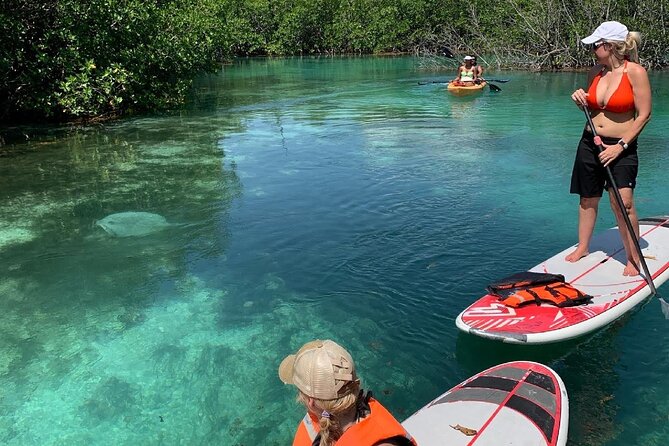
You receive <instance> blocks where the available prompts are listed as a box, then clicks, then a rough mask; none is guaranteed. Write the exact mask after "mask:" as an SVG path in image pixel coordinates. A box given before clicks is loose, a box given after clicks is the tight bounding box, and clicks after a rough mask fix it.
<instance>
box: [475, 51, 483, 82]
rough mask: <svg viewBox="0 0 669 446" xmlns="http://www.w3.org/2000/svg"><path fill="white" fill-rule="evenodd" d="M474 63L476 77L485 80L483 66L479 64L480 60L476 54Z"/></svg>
mask: <svg viewBox="0 0 669 446" xmlns="http://www.w3.org/2000/svg"><path fill="white" fill-rule="evenodd" d="M472 64H473V65H474V69H475V70H476V79H477V80H479V81H482V80H483V67H482V66H481V65H479V64H478V60H477V59H476V56H474V61H473V62H472Z"/></svg>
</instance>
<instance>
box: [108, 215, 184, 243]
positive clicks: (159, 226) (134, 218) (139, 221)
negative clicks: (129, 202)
mask: <svg viewBox="0 0 669 446" xmlns="http://www.w3.org/2000/svg"><path fill="white" fill-rule="evenodd" d="M95 224H96V225H98V226H100V227H101V228H102V229H104V230H105V232H107V234H109V235H112V236H114V237H141V236H144V235H149V234H153V233H154V232H159V231H162V230H165V229H167V228H169V227H171V226H175V225H174V224H172V223H169V222H168V221H167V220H166V219H165V217H163V216H162V215H158V214H152V213H151V212H120V213H117V214H111V215H108V216H106V217H105V218H103V219H101V220H97V221H96V222H95Z"/></svg>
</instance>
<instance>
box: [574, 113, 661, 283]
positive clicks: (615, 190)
mask: <svg viewBox="0 0 669 446" xmlns="http://www.w3.org/2000/svg"><path fill="white" fill-rule="evenodd" d="M583 112H584V113H585V117H586V119H587V120H588V125H589V126H590V131H592V135H593V137H596V136H597V131H596V130H595V126H594V124H593V123H592V117H591V116H590V111H589V110H588V107H587V106H583ZM597 148H598V149H599V152H600V153H601V152H603V151H604V147H602V146H601V144H597ZM605 169H606V175H607V176H608V177H609V185H610V187H611V188H613V195H614V196H615V198H616V202H617V203H618V208H619V209H620V213H621V214H623V219H624V220H625V225H626V226H627V231H628V232H629V234H630V238H631V239H632V242H634V248H635V249H636V252H637V254H638V255H639V263H641V267H642V268H643V272H644V274H646V282H648V286H649V287H650V292H651V293H652V294H653V295H655V294H657V290H656V289H655V284H654V283H653V276H651V275H650V272H649V271H648V265H646V259H645V258H644V256H643V253H642V252H641V246H640V245H639V239H638V237H637V235H636V232H634V228H633V227H632V222H631V221H630V217H629V215H627V210H626V209H625V203H623V197H621V196H620V191H619V190H618V185H617V184H616V181H615V180H614V179H613V172H611V168H610V167H609V166H606V167H605Z"/></svg>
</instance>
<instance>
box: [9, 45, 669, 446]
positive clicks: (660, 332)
mask: <svg viewBox="0 0 669 446" xmlns="http://www.w3.org/2000/svg"><path fill="white" fill-rule="evenodd" d="M416 67H417V63H416V61H415V60H414V59H411V58H362V59H287V60H250V61H241V62H239V63H237V64H235V65H233V66H228V67H226V68H225V70H224V71H223V72H222V73H221V75H220V76H218V77H212V78H208V79H203V80H202V81H201V82H200V88H199V89H198V93H197V95H196V97H195V98H194V100H193V103H192V104H191V106H190V107H189V109H188V110H187V111H184V112H183V113H181V114H180V115H179V116H170V117H147V118H137V119H132V120H127V121H123V122H118V123H114V124H110V125H106V126H101V127H92V128H84V129H79V130H74V131H64V130H62V129H50V130H49V131H48V132H47V136H45V137H44V138H42V139H40V140H38V141H29V142H23V143H16V144H11V145H10V146H7V147H4V148H3V152H2V155H3V156H2V157H0V191H1V192H0V200H1V203H0V204H1V205H2V213H0V250H1V252H2V256H1V258H0V299H2V300H1V302H2V307H1V308H2V311H1V312H0V443H2V444H8V445H25V444H40V445H50V444H53V445H56V444H68V445H88V444H100V445H116V444H138V443H145V444H165V445H172V444H188V445H194V444H203V445H205V444H207V445H208V444H221V445H243V444H246V445H248V444H267V445H279V444H288V443H289V442H290V441H291V438H292V433H293V430H294V427H295V425H296V423H297V421H298V420H299V418H300V416H301V413H302V411H301V409H300V407H299V406H298V405H297V404H296V403H295V401H294V392H293V391H292V390H291V389H290V388H287V387H285V386H283V385H282V384H281V383H280V382H279V380H278V377H277V375H276V368H277V367H278V364H279V362H280V361H281V359H282V358H283V357H284V356H285V355H286V354H288V353H289V352H291V351H292V350H294V349H296V348H298V347H299V346H300V345H301V344H302V343H304V342H305V341H307V340H310V339H313V338H317V337H320V338H333V339H335V340H337V341H339V342H341V343H342V344H344V345H346V346H347V347H348V348H349V350H351V352H352V353H353V355H354V358H355V359H356V361H357V363H358V367H359V371H360V375H361V377H362V379H363V383H364V384H365V386H366V387H368V388H371V389H373V390H374V391H375V393H376V394H377V396H378V397H379V398H380V399H381V400H382V401H383V402H384V403H385V404H386V405H387V406H388V407H389V408H390V409H391V410H392V411H393V412H394V413H395V414H396V416H397V417H398V418H400V419H403V418H405V417H406V416H408V415H410V414H411V413H412V412H413V411H415V410H416V409H418V408H419V407H421V406H422V405H423V404H425V403H426V402H427V401H428V400H430V399H432V398H433V397H435V396H436V395H438V394H439V393H442V392H443V391H445V390H447V389H448V388H450V387H452V386H453V385H455V384H457V383H458V382H460V381H461V380H463V379H465V378H466V377H468V376H470V375H472V374H473V373H476V372H478V371H480V370H482V369H483V368H485V367H488V366H491V365H493V364H496V363H499V362H502V361H507V360H514V359H530V360H537V361H541V362H544V363H546V364H548V365H550V366H551V367H553V368H555V369H556V370H557V371H558V372H559V373H560V375H561V376H562V377H563V379H564V380H565V382H566V384H567V386H568V390H569V394H570V400H571V424H570V444H574V445H629V444H644V445H664V444H667V442H668V441H669V427H667V426H669V400H668V399H667V398H666V392H667V390H669V378H668V377H669V335H668V333H669V322H667V321H665V320H664V318H663V316H662V314H661V313H660V309H659V304H658V303H657V301H655V300H653V301H650V302H649V303H648V305H646V306H645V307H644V308H642V309H641V310H640V311H638V312H637V313H636V314H634V315H632V316H631V317H627V318H625V319H624V320H621V321H619V322H618V323H616V324H615V325H614V326H612V327H610V328H609V329H607V330H605V331H604V332H602V333H599V334H598V335H596V336H594V337H590V338H586V339H584V340H581V341H579V342H570V343H565V344H558V345H550V346H544V347H539V348H537V347H534V348H532V347H518V346H506V345H502V344H497V343H493V342H488V341H483V340H479V339H476V338H473V337H470V336H466V335H462V334H459V333H458V332H457V330H456V328H455V326H454V318H455V317H456V316H457V314H458V313H459V312H460V311H461V310H462V308H463V307H464V306H465V305H467V304H468V303H470V302H471V301H473V300H474V299H475V298H477V297H478V296H480V295H481V293H482V292H483V290H484V287H485V285H486V284H487V283H488V282H489V281H490V280H492V279H495V278H499V277H501V276H503V275H507V274H509V273H513V272H517V271H520V270H524V269H527V268H529V267H531V266H533V265H534V264H536V263H538V262H539V261H541V260H543V259H544V258H546V257H547V256H548V255H551V254H553V253H554V252H556V251H557V250H561V249H563V248H564V247H566V246H568V245H571V244H573V243H574V242H575V237H576V233H575V231H576V206H577V198H576V197H573V196H570V195H569V194H568V188H569V174H570V171H571V164H572V162H573V156H574V149H575V145H576V143H577V140H578V137H579V135H580V129H581V128H582V126H583V122H582V121H583V118H582V114H581V113H580V112H579V111H578V110H577V109H576V108H575V107H574V106H573V105H572V104H571V103H570V101H569V93H570V92H571V91H572V90H573V89H574V88H575V86H577V85H580V83H581V82H583V75H582V74H578V73H575V74H568V73H561V74H553V73H544V74H526V73H495V76H494V77H498V78H499V77H508V78H510V79H512V80H511V82H509V83H505V84H498V85H499V86H500V87H501V88H502V90H503V91H502V93H500V94H492V93H491V92H489V91H486V92H484V93H483V94H481V95H479V96H475V97H466V98H455V97H451V96H448V95H447V94H446V92H445V91H444V86H443V85H440V84H430V85H418V81H425V80H431V79H439V78H447V77H449V76H451V75H452V74H451V73H448V75H445V74H443V75H441V76H439V75H429V74H425V73H420V72H418V71H417V70H416ZM491 77H492V76H491ZM652 82H653V88H654V94H655V96H654V100H655V108H654V118H653V121H652V122H651V123H650V124H649V126H648V127H647V129H646V130H645V131H644V133H643V136H642V139H641V144H640V157H641V160H642V167H641V172H640V178H639V182H638V183H639V185H638V189H637V192H636V196H637V205H638V208H639V212H640V214H641V215H644V216H649V215H658V214H666V213H667V212H669V211H668V209H667V206H668V203H667V199H666V197H667V196H669V182H667V181H666V180H665V179H664V178H665V176H664V174H663V172H664V171H665V170H666V165H667V163H668V161H669V150H668V149H667V146H668V144H667V143H669V137H667V136H665V129H666V127H667V124H669V116H668V115H667V112H666V111H665V110H667V107H665V104H666V103H667V93H665V92H666V91H667V89H666V88H662V87H663V86H666V85H667V84H669V75H666V74H657V75H654V76H653V77H652ZM123 211H146V212H153V213H158V214H161V215H163V216H165V217H166V218H167V220H168V221H170V222H173V223H184V225H181V226H173V227H170V228H168V229H166V230H164V231H157V232H156V233H154V234H151V235H149V236H146V237H141V238H112V237H110V236H109V235H107V234H106V233H104V232H103V231H102V230H101V229H100V228H99V227H97V226H95V225H94V221H95V220H97V219H101V218H102V217H104V216H106V215H108V214H111V213H115V212H123ZM612 225H614V219H613V216H612V214H611V212H610V210H609V209H607V208H606V206H604V205H603V206H602V208H601V212H600V218H599V222H598V227H599V228H600V229H604V228H606V227H610V226H612ZM660 292H661V293H663V294H665V295H667V294H669V291H668V290H667V287H666V286H665V287H661V288H660ZM161 417H162V418H161ZM161 419H162V421H161Z"/></svg>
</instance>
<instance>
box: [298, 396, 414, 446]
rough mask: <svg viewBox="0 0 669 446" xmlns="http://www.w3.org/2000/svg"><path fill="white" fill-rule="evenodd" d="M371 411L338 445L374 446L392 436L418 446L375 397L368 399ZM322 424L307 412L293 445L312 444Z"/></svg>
mask: <svg viewBox="0 0 669 446" xmlns="http://www.w3.org/2000/svg"><path fill="white" fill-rule="evenodd" d="M368 404H369V408H370V413H369V415H367V416H366V417H365V418H363V419H362V420H360V421H359V422H357V423H356V424H355V425H353V426H351V427H350V428H348V429H347V430H346V432H344V435H342V436H341V438H339V440H337V442H336V443H335V445H336V446H373V445H375V444H376V443H379V442H381V441H383V440H388V439H390V438H397V437H399V438H403V439H405V440H406V444H407V445H414V446H417V444H416V442H415V441H414V439H413V438H412V437H411V435H409V433H408V432H407V431H406V429H404V428H403V427H402V425H401V424H400V423H399V421H397V420H396V419H395V417H393V416H392V415H391V413H390V412H388V411H387V410H386V408H385V407H383V406H382V405H381V403H379V402H378V401H376V400H375V399H373V398H369V401H368ZM319 431H320V426H319V424H318V419H317V418H316V417H315V416H313V415H311V414H309V413H307V414H306V415H305V416H304V418H303V419H302V421H301V422H300V425H299V426H298V427H297V432H296V433H295V439H294V440H293V446H312V445H313V443H314V440H315V439H316V436H317V435H318V432H319Z"/></svg>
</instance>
